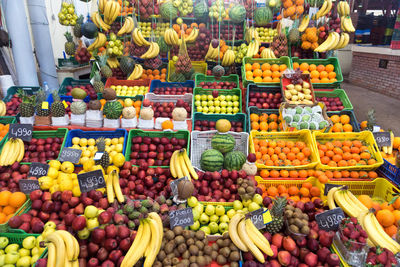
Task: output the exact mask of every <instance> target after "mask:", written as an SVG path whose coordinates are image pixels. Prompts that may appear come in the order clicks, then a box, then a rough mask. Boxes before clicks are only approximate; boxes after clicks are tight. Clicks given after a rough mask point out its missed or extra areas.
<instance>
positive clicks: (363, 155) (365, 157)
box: [360, 152, 371, 159]
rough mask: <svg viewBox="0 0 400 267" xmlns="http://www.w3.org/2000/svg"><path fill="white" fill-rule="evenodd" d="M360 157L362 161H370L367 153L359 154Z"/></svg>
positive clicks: (369, 155)
mask: <svg viewBox="0 0 400 267" xmlns="http://www.w3.org/2000/svg"><path fill="white" fill-rule="evenodd" d="M360 157H361V158H362V159H370V158H371V154H370V153H368V152H362V153H361V154H360Z"/></svg>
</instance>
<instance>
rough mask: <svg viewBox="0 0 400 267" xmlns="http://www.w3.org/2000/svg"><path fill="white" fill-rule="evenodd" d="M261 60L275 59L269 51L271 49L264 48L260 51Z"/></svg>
mask: <svg viewBox="0 0 400 267" xmlns="http://www.w3.org/2000/svg"><path fill="white" fill-rule="evenodd" d="M260 57H261V58H276V56H275V53H274V52H273V51H272V50H271V48H265V49H263V51H261V54H260Z"/></svg>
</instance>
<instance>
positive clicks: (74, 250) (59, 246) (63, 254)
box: [45, 230, 80, 267]
mask: <svg viewBox="0 0 400 267" xmlns="http://www.w3.org/2000/svg"><path fill="white" fill-rule="evenodd" d="M45 240H46V241H47V242H48V243H47V249H48V259H47V266H55V267H61V266H65V267H67V266H73V267H75V266H79V261H78V256H79V252H80V250H79V244H78V241H77V240H76V238H75V237H74V236H73V235H71V234H70V233H69V232H67V231H64V230H57V231H55V232H53V233H51V234H49V235H48V236H47V237H46V239H45Z"/></svg>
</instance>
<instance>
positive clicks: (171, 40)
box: [164, 28, 197, 45]
mask: <svg viewBox="0 0 400 267" xmlns="http://www.w3.org/2000/svg"><path fill="white" fill-rule="evenodd" d="M192 32H193V31H192ZM196 38H197V37H196ZM164 40H165V43H166V44H167V45H179V36H178V33H177V32H176V31H175V30H174V29H172V28H169V29H167V30H166V31H165V33H164Z"/></svg>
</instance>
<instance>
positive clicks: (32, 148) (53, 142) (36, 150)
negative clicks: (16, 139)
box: [22, 137, 64, 163]
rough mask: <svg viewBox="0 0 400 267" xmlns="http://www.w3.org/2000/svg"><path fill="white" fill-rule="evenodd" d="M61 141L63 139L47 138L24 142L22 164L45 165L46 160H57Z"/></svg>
mask: <svg viewBox="0 0 400 267" xmlns="http://www.w3.org/2000/svg"><path fill="white" fill-rule="evenodd" d="M63 140H64V138H63V137H47V138H40V139H38V138H32V140H31V141H30V142H24V144H25V155H24V158H23V159H22V162H40V163H46V162H47V160H52V159H57V157H58V153H59V152H60V150H61V146H62V143H63Z"/></svg>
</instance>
